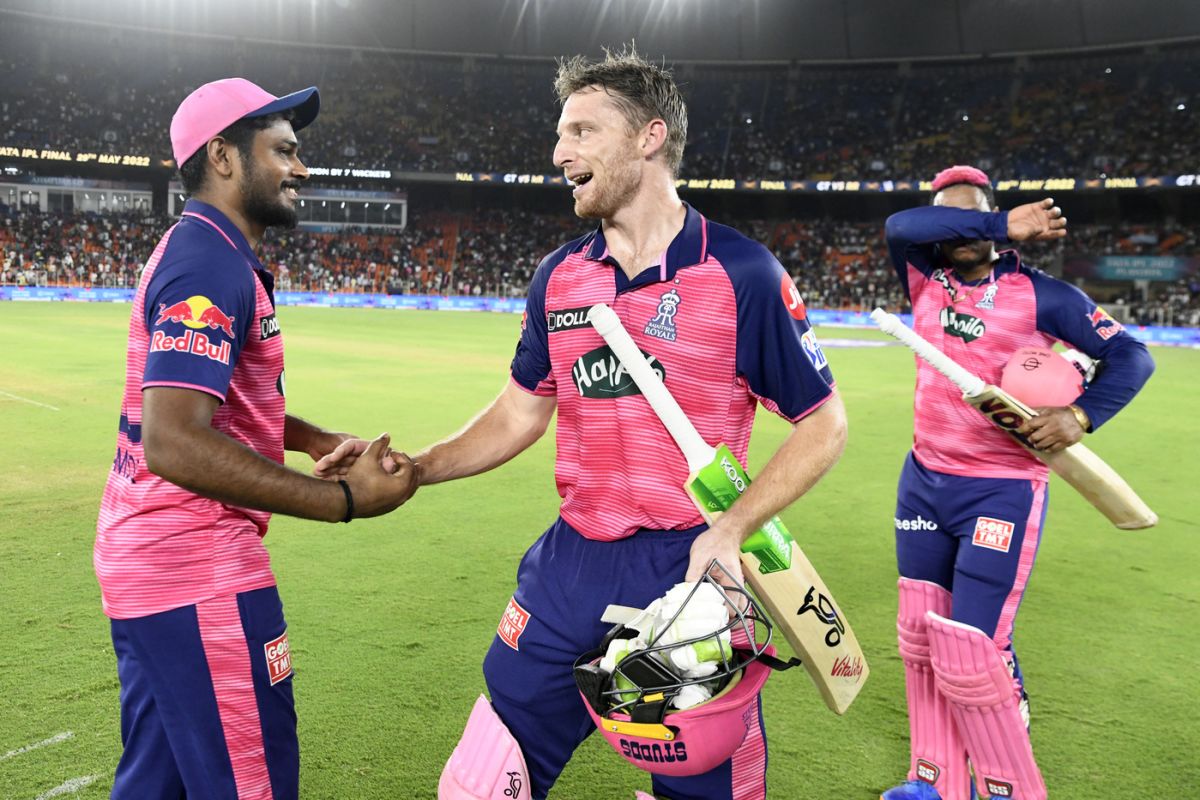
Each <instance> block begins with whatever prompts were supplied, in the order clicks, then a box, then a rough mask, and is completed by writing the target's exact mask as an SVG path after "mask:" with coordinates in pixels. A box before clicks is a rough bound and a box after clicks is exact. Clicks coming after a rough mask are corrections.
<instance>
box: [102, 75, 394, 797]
mask: <svg viewBox="0 0 1200 800" xmlns="http://www.w3.org/2000/svg"><path fill="white" fill-rule="evenodd" d="M319 103H320V101H319V97H318V94H317V90H316V88H315V87H314V88H309V89H305V90H303V91H300V92H296V93H294V94H289V95H286V96H284V97H275V96H274V95H271V94H269V93H268V92H266V91H264V90H263V89H261V88H259V87H258V86H256V85H254V84H253V83H251V82H250V81H247V80H243V79H241V78H230V79H228V80H221V81H215V82H213V83H209V84H205V85H204V86H201V87H200V88H199V89H197V90H196V91H194V92H192V94H190V95H188V97H187V98H186V99H185V100H184V101H183V103H182V104H180V106H179V110H178V111H177V112H176V113H175V118H174V119H173V120H172V121H171V144H172V147H173V149H174V153H175V161H176V163H177V164H178V166H179V172H180V175H181V177H182V179H183V185H184V188H185V190H186V191H187V193H188V195H189V196H190V199H189V200H188V201H187V204H186V205H185V206H184V210H183V216H182V218H181V219H180V221H179V222H178V223H176V224H175V225H174V226H173V227H172V228H171V229H170V230H168V231H167V232H166V234H164V235H163V237H162V240H161V241H160V242H159V243H158V246H157V247H156V248H155V249H154V252H153V254H152V255H151V256H150V260H149V261H147V262H146V266H145V269H144V270H143V272H142V277H141V281H140V283H139V285H138V289H137V292H136V294H135V296H134V302H133V312H132V316H131V318H130V321H129V338H128V349H127V355H126V360H127V363H126V370H125V393H124V398H123V402H122V404H121V415H120V423H119V425H118V433H117V446H116V455H115V457H114V458H113V462H112V469H111V470H110V472H109V474H108V483H107V485H106V486H105V490H104V498H103V500H102V503H101V507H100V518H99V522H98V524H97V536H96V546H95V557H94V560H95V567H96V576H97V578H98V579H99V582H100V589H101V594H102V596H103V603H104V612H105V614H107V615H108V616H109V617H110V618H111V620H112V623H111V626H112V639H113V648H114V650H115V652H116V657H117V674H118V676H119V678H120V681H121V740H122V743H123V744H124V752H123V753H122V755H121V760H120V763H119V764H118V765H117V770H116V777H115V779H114V783H113V790H112V796H113V797H114V798H138V799H139V800H141V799H142V798H182V797H194V798H206V799H212V800H218V799H223V798H243V800H244V799H245V798H294V797H296V796H297V795H298V792H299V747H298V743H297V737H296V712H295V706H294V704H293V699H292V651H291V648H290V646H289V643H288V637H287V627H286V624H285V622H284V618H283V606H282V604H281V603H280V600H279V593H278V592H277V591H276V588H275V576H274V574H273V573H272V571H271V564H270V558H269V556H268V554H267V550H266V548H265V547H263V542H262V539H263V536H264V535H265V534H266V532H267V522H268V520H269V519H270V517H271V513H272V512H278V513H282V514H289V515H291V516H296V517H304V518H307V519H316V520H324V521H327V522H337V521H342V522H349V521H350V519H351V518H353V517H355V516H360V517H368V516H375V515H378V514H383V513H385V512H387V511H390V510H392V509H394V508H396V507H397V506H398V505H400V504H401V503H403V502H404V501H405V500H407V499H408V497H409V496H410V495H411V494H412V492H413V491H414V490H415V488H416V474H415V471H414V469H413V468H412V465H411V463H410V462H409V461H408V459H407V458H406V457H404V456H402V455H400V454H393V453H390V451H388V448H387V444H388V440H387V435H386V434H385V435H384V436H381V437H380V438H379V439H377V440H375V442H373V443H372V445H371V450H373V451H374V452H373V453H371V451H370V450H369V451H368V454H369V455H372V456H375V457H371V458H363V459H360V460H359V461H358V463H356V464H355V465H354V467H353V468H352V469H349V470H347V471H346V472H345V474H343V475H338V476H332V479H330V480H322V479H319V478H316V477H311V476H308V475H304V474H302V473H300V472H296V471H294V470H291V469H288V468H287V467H285V466H284V465H283V453H284V450H285V449H287V450H296V451H300V452H305V453H308V454H309V455H310V456H311V457H312V458H313V459H314V460H316V459H319V458H321V457H322V456H324V455H326V454H328V453H329V452H331V451H332V450H334V449H335V448H336V447H337V445H339V444H340V443H341V442H342V441H343V440H344V439H346V438H347V435H346V434H340V433H333V432H330V431H326V430H322V429H321V428H318V427H316V426H314V425H311V424H309V423H307V422H305V421H304V420H301V419H299V418H297V417H293V416H289V415H288V414H287V413H286V412H285V409H284V405H285V403H284V375H283V337H282V335H281V331H280V326H279V323H278V321H277V320H276V318H275V303H274V296H273V293H272V287H273V285H274V279H273V277H272V276H271V274H270V273H269V272H267V271H266V270H264V269H263V267H262V264H261V263H260V262H259V260H258V257H257V256H256V255H255V250H256V248H257V247H258V244H259V242H260V241H261V239H262V236H263V233H264V231H265V230H266V228H267V227H268V226H286V227H292V226H294V225H295V224H296V222H297V214H296V202H297V200H296V198H297V196H298V192H299V188H300V185H301V183H302V182H303V181H304V180H305V179H306V178H307V177H308V171H307V170H306V169H305V167H304V164H303V163H302V162H301V161H300V158H299V155H298V150H299V143H298V142H297V140H296V131H298V130H300V129H302V128H304V127H305V126H306V125H308V124H309V123H310V122H312V121H313V119H315V118H316V116H317V110H318V107H319Z"/></svg>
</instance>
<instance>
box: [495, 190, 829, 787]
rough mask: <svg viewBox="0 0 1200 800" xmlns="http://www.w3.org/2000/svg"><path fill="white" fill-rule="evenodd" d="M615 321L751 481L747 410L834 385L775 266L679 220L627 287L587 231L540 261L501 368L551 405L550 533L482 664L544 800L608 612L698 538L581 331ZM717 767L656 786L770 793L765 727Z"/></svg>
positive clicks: (807, 397)
mask: <svg viewBox="0 0 1200 800" xmlns="http://www.w3.org/2000/svg"><path fill="white" fill-rule="evenodd" d="M595 303H607V304H608V305H609V306H611V307H612V308H613V310H614V311H616V313H617V315H618V316H619V317H620V318H621V321H622V323H623V324H624V326H625V328H626V329H627V330H628V331H629V333H630V335H631V336H632V337H633V339H634V341H635V343H636V344H637V345H638V347H639V348H640V349H641V350H642V351H643V353H644V354H645V357H646V359H647V360H648V361H649V362H650V364H651V365H652V366H653V367H654V368H655V369H656V370H658V371H659V373H660V374H661V375H662V376H663V379H664V381H665V383H666V386H667V389H668V390H669V391H670V392H671V393H672V394H673V395H674V396H675V398H676V399H677V400H678V401H679V403H680V405H681V406H682V407H683V410H684V412H685V413H686V414H687V415H688V417H689V418H690V419H691V420H692V422H693V423H694V424H695V426H696V428H697V429H698V430H699V432H700V435H701V436H702V437H703V438H704V439H705V440H707V441H708V442H710V443H717V442H725V443H726V444H728V445H729V447H730V449H731V450H732V451H733V453H734V454H735V455H736V456H737V458H738V459H739V460H741V461H742V462H743V463H745V458H746V450H747V446H748V444H749V440H750V429H751V425H752V423H753V419H754V412H755V408H756V406H757V405H758V404H759V403H761V404H762V405H763V406H765V407H766V408H767V409H768V410H770V411H772V412H774V413H776V414H778V415H779V416H781V417H783V418H784V419H786V420H789V421H792V422H795V421H798V420H800V419H802V418H804V417H805V416H807V415H808V414H810V413H811V412H813V411H815V410H816V409H817V408H819V407H820V406H821V405H822V404H823V403H825V402H826V401H827V400H828V399H829V398H830V397H831V396H832V392H833V388H832V387H833V377H832V375H831V373H830V370H829V366H828V363H827V362H826V359H825V356H824V353H823V352H822V351H821V348H820V346H819V345H818V344H817V340H816V338H815V336H814V335H813V332H812V329H811V326H810V324H809V322H808V320H807V315H806V311H805V309H804V304H803V302H802V301H801V299H800V295H799V293H798V292H797V291H796V288H795V285H794V284H793V283H792V279H791V278H790V277H789V276H788V274H787V273H786V272H785V271H784V270H783V268H782V267H781V266H780V265H779V263H778V262H777V261H776V260H775V258H774V257H773V256H771V254H770V253H769V252H768V251H767V250H766V249H765V248H763V247H762V246H761V245H759V244H757V243H755V242H752V241H750V240H748V239H746V238H745V237H743V236H742V235H740V234H739V233H737V232H735V231H733V230H732V229H730V228H727V227H725V226H723V225H717V224H715V223H711V222H709V221H708V220H706V219H705V218H704V217H703V216H701V215H700V214H699V213H698V212H697V211H696V210H695V209H692V208H690V207H689V208H688V210H687V217H686V221H685V223H684V227H683V229H682V231H680V233H679V234H678V236H677V237H676V238H675V240H674V241H673V242H672V244H671V245H670V246H669V247H668V248H667V250H666V252H664V253H663V254H662V256H661V258H660V259H659V263H658V264H657V265H655V266H652V267H650V268H648V269H646V270H645V271H643V272H642V273H641V274H639V275H638V276H636V277H635V278H634V279H633V280H629V279H628V278H627V277H626V275H625V273H624V272H623V271H622V270H621V268H620V266H619V265H618V264H617V263H616V261H615V260H614V258H613V257H612V255H611V254H610V253H609V251H608V249H607V247H606V245H605V240H604V235H603V232H602V231H600V230H598V231H596V232H594V233H592V234H589V235H588V236H585V237H583V238H581V239H577V240H575V241H573V242H571V243H569V244H567V245H565V246H563V247H561V248H559V249H558V250H556V251H555V252H554V253H552V254H551V255H549V256H548V257H547V258H546V259H545V260H544V261H543V262H542V264H541V266H540V267H539V268H538V271H537V273H536V274H535V276H534V279H533V282H532V285H531V287H530V292H529V299H528V304H527V307H526V308H527V310H526V316H525V319H524V321H523V323H522V326H523V330H522V334H521V338H520V342H519V344H518V346H517V352H516V355H515V357H514V359H513V362H512V380H513V381H514V382H515V383H516V384H517V385H518V386H520V387H521V388H522V389H524V390H525V391H528V392H531V393H534V394H537V395H542V396H552V397H555V398H556V399H557V408H558V428H557V447H558V453H557V461H556V466H555V478H556V481H557V486H558V492H559V494H560V496H561V497H562V505H561V508H560V512H559V513H560V517H559V519H558V520H556V521H555V522H554V524H553V525H551V527H550V528H549V530H547V531H546V532H545V533H544V534H543V535H542V536H541V538H540V539H539V540H538V541H537V542H536V543H535V544H534V545H533V547H531V548H530V550H529V551H528V552H527V553H526V554H525V557H524V558H523V560H522V561H521V565H520V568H519V570H518V574H517V582H518V585H517V589H516V592H515V593H514V595H513V597H512V599H511V601H510V602H509V606H508V608H507V610H506V611H505V613H504V615H503V618H502V619H501V622H500V626H499V629H498V631H497V636H496V638H495V639H494V641H493V644H492V647H491V649H490V650H489V652H488V655H487V657H486V659H485V661H484V676H485V678H486V680H487V684H488V689H489V691H490V694H491V698H492V702H493V705H494V706H495V708H496V711H497V713H498V714H499V715H500V717H501V719H502V720H503V721H504V723H505V725H506V726H507V727H508V728H509V729H510V730H511V731H512V733H513V735H514V736H515V737H516V739H517V741H518V742H519V743H520V745H521V749H522V751H523V752H524V754H525V758H526V762H527V765H528V767H529V771H530V780H531V784H532V787H531V788H532V792H533V797H534V798H544V797H545V796H546V793H547V792H548V791H549V789H550V787H551V785H552V784H553V783H554V781H555V780H556V779H557V777H558V775H559V773H560V772H561V770H562V769H563V767H564V765H565V764H566V763H567V760H568V759H569V758H570V756H571V753H572V752H573V751H574V750H575V748H576V747H577V746H578V745H579V744H580V743H581V742H582V741H583V740H584V738H586V737H587V736H588V735H589V734H590V733H591V732H592V731H594V730H595V725H594V724H593V723H592V721H591V719H590V718H589V716H588V714H587V711H586V709H585V707H584V705H583V701H582V700H581V699H580V697H579V692H578V690H577V688H576V685H575V681H574V678H573V676H572V665H573V663H574V661H575V659H576V658H577V657H578V656H579V655H580V654H581V653H584V652H586V651H588V650H591V649H592V648H594V647H596V646H597V644H598V643H599V642H600V640H601V638H602V637H603V636H604V634H605V633H606V632H607V630H608V627H609V626H608V625H606V624H604V623H602V622H601V621H600V616H601V614H602V613H603V611H604V609H605V607H606V606H607V605H608V604H610V603H618V604H622V605H631V606H638V607H644V606H646V605H647V604H649V603H650V602H651V601H652V600H654V599H655V598H657V597H659V596H661V595H662V594H663V593H664V592H665V591H666V590H667V589H669V588H670V587H671V586H673V585H674V584H675V583H677V582H679V581H681V580H682V579H683V576H684V573H685V572H686V570H687V565H688V555H689V548H690V547H691V543H692V541H693V540H694V539H695V537H696V536H697V535H698V534H700V533H701V532H702V531H703V530H704V529H705V526H704V524H703V519H702V518H701V516H700V513H699V512H698V511H697V510H696V507H695V506H694V505H693V504H692V502H691V500H690V499H689V497H688V495H687V493H686V492H685V491H684V489H683V484H684V481H685V479H686V478H687V475H688V468H687V464H686V462H685V461H684V458H683V455H682V454H681V453H680V452H679V449H678V447H677V446H676V445H675V442H674V441H673V440H672V439H671V437H670V435H669V434H668V433H667V432H666V430H665V429H664V428H663V426H662V423H661V422H660V421H659V420H658V417H657V416H655V414H654V412H653V410H651V408H650V406H649V404H648V403H646V401H645V399H644V398H642V397H641V396H640V393H639V392H638V390H637V387H636V385H635V384H634V383H633V381H632V379H630V377H629V376H628V374H626V373H625V371H624V370H623V369H621V368H620V365H619V364H618V362H617V360H616V358H615V356H614V355H613V354H612V353H611V352H610V351H609V349H608V347H607V345H605V343H604V340H603V339H602V338H601V337H600V335H599V334H598V333H596V332H595V330H594V329H593V328H592V327H591V326H590V325H589V324H588V323H587V320H586V314H587V310H588V308H589V307H591V306H592V305H593V304H595ZM755 716H756V718H755V719H754V720H753V721H752V722H753V724H751V725H749V729H750V733H749V734H748V736H747V738H746V739H745V741H744V742H743V743H742V745H741V747H740V748H739V749H738V751H737V752H736V753H735V754H734V755H733V757H732V758H731V759H730V760H729V761H727V762H726V763H725V764H723V765H721V766H719V767H718V768H716V769H714V770H712V771H710V772H707V773H704V774H701V775H697V776H693V777H684V778H680V777H675V778H667V777H664V776H660V775H656V776H654V789H655V792H656V793H657V794H659V795H660V796H664V797H670V798H673V800H692V799H694V800H700V799H701V798H703V799H704V800H735V799H736V800H755V799H756V798H762V797H764V796H765V792H766V777H765V770H766V758H767V752H766V741H765V737H764V735H763V726H762V721H761V716H759V715H758V714H756V715H755Z"/></svg>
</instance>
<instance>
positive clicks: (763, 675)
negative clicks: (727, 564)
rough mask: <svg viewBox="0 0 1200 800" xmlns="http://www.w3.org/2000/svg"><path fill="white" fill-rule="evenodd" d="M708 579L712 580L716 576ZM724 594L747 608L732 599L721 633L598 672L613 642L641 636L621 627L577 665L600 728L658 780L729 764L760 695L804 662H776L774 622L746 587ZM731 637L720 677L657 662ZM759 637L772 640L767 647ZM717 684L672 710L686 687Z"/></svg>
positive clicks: (647, 651) (753, 721) (656, 648)
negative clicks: (776, 673)
mask: <svg viewBox="0 0 1200 800" xmlns="http://www.w3.org/2000/svg"><path fill="white" fill-rule="evenodd" d="M704 580H706V581H712V579H711V578H710V577H708V576H706V577H705V578H704ZM719 588H721V589H723V591H724V593H725V594H727V595H741V596H742V598H744V600H743V602H741V603H738V602H732V601H728V602H729V603H730V607H731V609H732V610H733V614H732V618H731V619H730V621H729V623H728V624H727V625H726V626H725V627H724V628H722V629H721V630H719V631H715V632H714V633H712V634H710V635H708V636H703V637H698V638H696V639H690V640H687V641H682V642H676V643H673V644H669V645H660V644H656V641H657V639H656V640H655V641H652V642H651V643H650V645H649V646H648V647H646V648H644V649H641V650H637V651H635V652H633V653H630V654H629V655H628V656H626V657H625V658H623V659H622V660H621V661H620V663H619V664H618V665H617V667H616V669H615V670H614V672H613V673H612V674H611V675H610V674H608V673H607V672H605V671H604V670H601V669H600V668H599V667H598V666H597V664H598V662H599V660H600V657H601V656H602V655H603V654H604V653H605V652H606V651H607V649H608V645H609V642H611V641H612V640H614V639H628V638H632V637H633V636H634V635H636V632H635V631H633V630H631V629H629V628H626V627H625V626H624V625H617V626H616V627H614V628H613V629H612V630H610V631H609V632H608V635H606V636H605V637H604V641H603V642H602V643H601V646H600V647H599V648H597V649H595V650H591V651H588V652H587V653H584V654H583V655H582V656H580V657H579V659H577V660H576V662H575V682H576V685H577V686H578V687H579V692H580V695H581V696H582V697H583V700H584V705H585V706H586V707H587V711H588V714H589V715H590V716H591V718H592V722H594V723H596V727H597V728H599V729H600V733H601V734H603V736H604V739H605V741H607V742H608V743H609V744H610V745H611V746H612V748H613V749H614V750H616V751H617V752H618V753H619V754H620V755H621V756H622V757H624V758H625V760H627V761H628V762H629V763H631V764H633V765H634V766H635V767H638V768H639V769H643V770H646V771H647V772H652V773H654V774H656V775H676V776H677V775H699V774H701V773H704V772H708V771H709V770H711V769H713V768H715V767H717V766H719V765H720V764H722V763H724V762H725V761H727V760H728V759H729V757H730V756H732V755H733V753H734V751H735V750H737V748H738V747H739V746H740V745H741V743H742V741H743V740H744V739H745V738H746V734H747V733H748V732H749V731H750V729H751V726H753V725H757V724H758V693H759V690H760V689H762V686H763V684H764V683H766V681H767V678H768V677H769V676H770V674H771V670H772V669H787V668H789V667H791V666H795V665H796V664H799V663H800V662H799V661H797V660H796V659H792V660H791V661H790V662H787V663H785V662H783V661H780V660H779V659H777V658H775V648H774V647H772V646H771V644H770V640H771V630H772V626H771V622H770V620H769V619H768V618H767V617H766V615H765V614H763V613H762V610H761V609H760V608H759V606H758V604H757V602H756V601H755V600H754V599H753V598H752V597H751V596H750V594H749V593H748V592H746V590H745V589H743V588H741V587H729V586H723V587H719ZM739 606H740V607H739ZM743 609H744V610H743ZM676 616H678V615H676ZM672 622H674V619H672ZM665 627H667V628H669V627H670V626H669V625H668V626H665ZM725 631H730V632H731V634H732V639H733V648H732V655H731V656H730V657H729V658H726V657H725V655H724V653H725V652H726V651H725V650H724V649H721V648H720V646H719V645H718V648H717V649H718V651H719V652H720V653H721V656H720V664H719V665H718V668H717V671H716V672H715V673H713V674H710V675H707V676H705V677H703V678H699V679H687V678H681V677H679V676H677V675H676V674H674V673H673V672H672V671H671V670H670V669H669V668H667V667H666V666H664V663H663V661H662V660H661V659H660V658H658V657H656V655H657V654H659V653H662V652H663V651H665V650H669V649H673V648H676V647H684V646H689V645H693V644H696V643H699V642H705V641H710V640H713V639H715V638H716V637H718V636H719V635H720V634H722V633H724V632H725ZM756 634H757V635H756ZM758 638H763V639H765V640H764V641H763V642H762V643H761V644H760V643H758V642H757V641H756V639H758ZM712 681H716V682H717V685H718V686H719V687H720V688H719V690H718V691H716V692H715V693H714V695H713V697H712V698H711V699H709V700H706V701H704V702H702V703H700V704H699V705H695V706H692V707H691V708H686V709H683V710H670V708H669V707H670V704H671V700H672V699H673V698H674V697H675V696H676V695H677V694H679V692H680V690H681V689H683V688H684V687H685V686H691V685H695V684H699V683H705V684H708V683H709V682H712Z"/></svg>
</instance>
